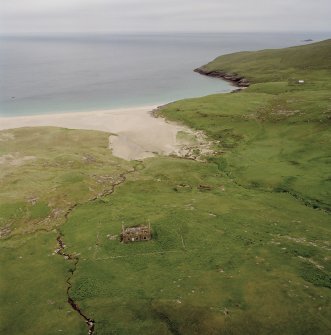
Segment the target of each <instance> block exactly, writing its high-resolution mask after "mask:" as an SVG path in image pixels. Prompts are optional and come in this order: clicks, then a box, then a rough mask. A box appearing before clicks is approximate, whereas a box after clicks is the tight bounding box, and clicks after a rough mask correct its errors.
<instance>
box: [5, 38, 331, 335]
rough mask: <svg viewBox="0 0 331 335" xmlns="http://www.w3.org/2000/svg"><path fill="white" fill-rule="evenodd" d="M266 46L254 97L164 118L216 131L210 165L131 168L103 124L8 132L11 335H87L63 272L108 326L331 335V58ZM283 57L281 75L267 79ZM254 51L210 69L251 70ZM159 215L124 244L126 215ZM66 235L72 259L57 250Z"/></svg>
mask: <svg viewBox="0 0 331 335" xmlns="http://www.w3.org/2000/svg"><path fill="white" fill-rule="evenodd" d="M325 45H326V46H327V47H325ZM329 45H330V43H329V42H325V43H324V44H321V45H320V44H317V45H316V48H315V47H314V45H312V46H306V47H307V50H306V49H299V50H300V54H302V55H306V56H305V57H307V55H311V53H312V52H313V51H312V50H313V49H314V48H315V49H314V50H315V51H314V52H315V53H320V52H322V51H323V50H324V51H323V52H324V53H325V52H326V51H325V50H329V49H325V48H330V47H329ZM310 48H311V49H310ZM308 49H309V50H308ZM267 54H268V55H273V57H274V58H273V57H271V59H269V58H266V57H265V55H266V54H265V52H262V53H261V55H264V56H263V57H262V56H261V58H260V56H259V55H260V54H259V53H256V54H255V56H256V57H255V62H256V64H255V65H254V66H253V67H252V68H253V69H254V71H252V73H256V80H255V82H256V84H255V83H253V85H251V87H250V88H249V89H247V90H245V91H244V92H241V93H239V94H225V95H213V96H208V97H204V98H199V99H188V100H183V101H179V102H176V103H173V104H169V105H167V106H166V107H165V108H163V109H162V110H161V111H160V113H162V114H163V115H165V116H166V117H167V118H169V119H172V120H176V121H180V122H183V123H185V124H187V125H189V126H191V127H193V128H196V129H201V130H203V131H204V132H205V133H206V134H207V135H208V136H209V138H211V139H212V140H214V150H215V154H214V155H210V156H207V157H205V160H206V161H205V162H196V161H192V160H185V159H179V158H174V157H168V158H166V157H157V158H152V159H148V160H145V161H144V162H131V163H128V162H125V161H122V160H119V159H116V158H114V157H113V156H112V155H111V152H110V151H109V150H108V149H107V147H106V146H107V142H108V141H107V134H104V133H99V132H89V131H77V130H75V131H73V130H65V129H57V128H30V129H28V128H26V129H18V130H10V131H5V132H0V158H1V157H6V161H5V163H3V164H2V165H1V172H0V178H1V179H0V187H1V195H0V203H1V205H0V223H1V233H2V241H1V260H2V268H1V282H0V290H1V293H2V296H1V304H2V306H3V308H2V310H3V311H4V312H3V313H1V317H2V320H1V327H2V328H1V331H2V332H4V333H6V334H18V333H19V334H32V333H33V334H58V333H62V334H87V327H86V325H85V324H84V320H83V319H82V318H81V317H80V316H79V315H78V314H77V313H75V312H74V311H72V309H71V308H70V306H69V304H68V303H67V295H66V290H67V287H68V286H67V285H68V283H66V281H67V280H69V283H70V285H71V286H72V287H71V289H70V290H69V295H70V297H71V298H72V299H73V300H74V301H75V303H77V304H78V305H79V307H80V309H81V310H82V311H83V312H84V314H85V315H87V316H88V317H89V318H91V319H93V320H94V321H95V332H94V333H95V334H99V335H100V334H107V335H108V334H130V335H131V334H185V335H186V334H254V335H255V334H288V335H293V334H300V335H301V334H328V333H329V332H330V329H331V323H330V320H331V314H330V308H329V306H330V300H331V294H330V287H331V280H330V272H331V265H330V249H331V246H330V214H329V210H330V193H329V192H330V191H329V190H330V177H329V173H330V168H329V149H328V148H329V147H330V144H329V142H330V130H329V115H330V111H331V108H330V101H331V100H330V93H329V89H328V87H329V86H328V85H329V83H328V82H330V75H329V63H328V62H329V60H328V59H326V60H320V61H319V63H318V64H320V65H319V66H317V65H315V64H313V65H311V66H308V67H307V64H306V58H305V57H303V58H302V61H299V60H300V59H301V58H300V57H299V56H298V51H297V49H296V48H294V49H286V50H285V51H275V52H274V53H272V52H271V51H268V52H267ZM279 55H282V57H285V56H286V57H285V58H282V59H285V60H286V61H285V60H284V61H282V62H281V63H282V64H283V65H282V68H281V69H278V71H280V70H281V71H282V75H281V79H280V80H279V75H277V71H276V70H275V71H274V72H275V75H274V74H272V73H271V72H270V73H269V72H268V73H269V74H268V73H267V74H268V76H267V77H266V79H263V78H264V77H263V76H264V74H263V72H265V69H266V68H267V67H268V66H274V63H273V62H276V59H279V58H277V57H279ZM284 55H285V56H284ZM291 55H292V56H291ZM245 57H246V56H245V54H239V55H233V56H226V57H223V58H220V60H218V61H217V62H216V63H215V64H213V66H216V68H218V66H220V65H219V64H223V63H222V62H223V61H224V62H225V61H229V63H228V64H229V68H226V70H228V71H230V70H232V69H233V70H234V71H237V70H238V71H239V70H241V69H242V71H243V73H242V74H244V75H247V74H246V72H245V70H247V71H249V69H250V68H251V66H252V61H253V58H254V54H249V55H248V56H247V57H248V58H247V62H246V61H245V59H246V58H245ZM290 57H294V58H296V59H297V63H300V64H301V65H302V66H301V65H300V64H299V65H300V66H299V65H298V68H299V70H298V71H299V72H295V71H297V70H296V68H295V67H294V68H295V69H294V70H293V68H292V65H291V68H290V64H292V63H293V61H291V60H290ZM231 59H232V66H233V68H231V67H230V64H231ZM314 59H315V60H316V62H317V60H318V59H319V58H314ZM237 61H238V62H239V61H240V63H237ZM291 62H292V63H291ZM310 62H312V58H310ZM224 64H225V63H224ZM222 66H223V65H222ZM257 69H260V70H259V71H258V70H257ZM293 71H294V72H295V73H298V74H299V75H300V78H301V76H302V75H303V74H305V75H306V76H307V78H310V79H311V80H310V81H309V82H307V83H306V84H307V85H303V86H298V85H295V84H293V82H292V81H291V80H290V81H288V80H287V79H288V76H291V78H292V77H295V76H297V75H296V74H295V73H294V72H293ZM271 75H272V76H271ZM299 75H298V77H299ZM270 76H271V77H270ZM254 78H255V77H254ZM254 78H253V76H252V77H251V78H250V79H251V81H253V82H254ZM275 80H277V81H275ZM8 155H10V156H8ZM24 157H25V158H24ZM27 157H29V158H27ZM14 162H16V163H15V164H16V165H14ZM114 185H117V186H114ZM111 192H113V193H111ZM110 193H111V194H110ZM148 222H149V223H150V224H151V226H152V229H153V240H152V241H150V242H145V243H137V244H129V245H124V244H121V243H119V240H118V235H119V233H120V230H121V226H122V224H125V225H136V224H141V223H148ZM54 229H56V230H54ZM40 230H42V231H40ZM38 231H39V232H38ZM60 232H61V234H62V239H63V241H64V243H65V252H66V254H70V255H75V257H77V260H78V263H77V265H76V267H74V266H73V262H72V261H70V260H65V259H64V258H63V257H61V256H60V255H57V254H54V250H55V249H56V248H58V244H57V242H56V238H57V236H59V235H58V234H59V233H60ZM72 271H73V273H72ZM60 331H61V332H60Z"/></svg>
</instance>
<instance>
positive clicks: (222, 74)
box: [194, 67, 250, 88]
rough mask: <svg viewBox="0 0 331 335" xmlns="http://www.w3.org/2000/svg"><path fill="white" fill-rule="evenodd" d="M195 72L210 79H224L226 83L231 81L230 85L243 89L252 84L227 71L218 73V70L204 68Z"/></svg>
mask: <svg viewBox="0 0 331 335" xmlns="http://www.w3.org/2000/svg"><path fill="white" fill-rule="evenodd" d="M194 72H197V73H200V74H203V75H205V76H209V77H215V78H221V79H224V80H226V81H229V82H230V83H232V84H233V85H235V86H237V87H240V88H243V87H248V86H249V85H250V82H249V81H248V79H246V78H245V77H243V76H241V75H239V74H237V73H229V72H225V71H218V70H216V71H215V70H212V71H210V70H207V69H205V68H203V67H199V68H197V69H195V70H194Z"/></svg>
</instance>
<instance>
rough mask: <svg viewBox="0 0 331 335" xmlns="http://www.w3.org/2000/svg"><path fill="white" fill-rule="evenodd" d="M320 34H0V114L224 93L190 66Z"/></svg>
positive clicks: (107, 106)
mask: <svg viewBox="0 0 331 335" xmlns="http://www.w3.org/2000/svg"><path fill="white" fill-rule="evenodd" d="M306 38H314V39H316V40H318V39H324V38H327V35H325V36H324V35H323V34H158V35H157V34H150V35H128V34H125V35H120V34H117V35H111V34H110V35H62V36H57V35H52V36H43V35H39V36H0V115H1V116H17V115H32V114H42V113H54V112H66V111H70V112H72V111H89V110H98V109H111V108H119V107H131V106H142V105H152V104H163V103H167V102H170V101H174V100H178V99H182V98H188V97H196V96H202V95H207V94H212V93H218V92H228V91H229V90H231V89H232V87H231V86H230V85H229V84H228V83H226V82H224V81H222V80H219V79H213V78H207V77H204V76H201V75H199V74H196V73H194V72H193V69H194V68H196V67H198V66H200V65H202V64H204V63H206V62H208V61H210V60H211V59H213V58H215V57H216V56H218V55H221V54H226V53H230V52H235V51H240V50H257V49H262V48H273V47H286V46H290V45H297V44H303V43H304V42H302V41H303V40H304V39H306Z"/></svg>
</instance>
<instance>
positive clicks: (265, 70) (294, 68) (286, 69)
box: [202, 39, 331, 83]
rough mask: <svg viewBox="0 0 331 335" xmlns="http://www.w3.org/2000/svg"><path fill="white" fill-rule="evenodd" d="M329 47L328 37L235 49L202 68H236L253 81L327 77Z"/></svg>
mask: <svg viewBox="0 0 331 335" xmlns="http://www.w3.org/2000/svg"><path fill="white" fill-rule="evenodd" d="M330 49H331V39H329V40H326V41H322V42H317V43H313V44H308V45H302V46H296V47H292V48H286V49H270V50H261V51H252V52H248V51H245V52H238V53H234V54H229V55H224V56H220V57H218V58H216V59H215V60H214V61H212V62H210V63H209V64H207V65H205V66H203V67H202V68H203V69H206V70H208V71H220V70H222V71H227V72H236V73H239V74H241V75H243V76H244V77H246V78H248V79H249V80H250V81H251V82H254V83H258V82H265V81H269V82H270V81H283V80H288V79H289V78H300V79H302V78H303V79H305V78H307V79H313V78H314V79H316V80H322V81H324V80H325V81H327V79H328V78H329V77H330V74H331V64H330V63H331V61H330V58H331V56H330Z"/></svg>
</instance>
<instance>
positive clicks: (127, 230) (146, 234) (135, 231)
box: [121, 224, 152, 243]
mask: <svg viewBox="0 0 331 335" xmlns="http://www.w3.org/2000/svg"><path fill="white" fill-rule="evenodd" d="M151 239H152V231H151V225H150V224H148V226H145V225H139V226H135V227H125V226H124V225H122V233H121V242H123V243H130V242H140V241H149V240H151Z"/></svg>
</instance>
